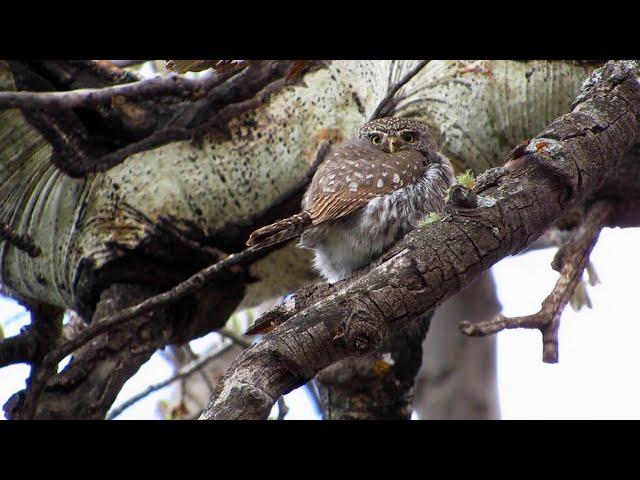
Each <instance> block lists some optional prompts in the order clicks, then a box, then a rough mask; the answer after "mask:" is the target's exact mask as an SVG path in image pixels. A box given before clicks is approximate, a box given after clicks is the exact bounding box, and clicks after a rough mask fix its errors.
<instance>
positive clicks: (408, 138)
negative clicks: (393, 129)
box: [402, 132, 416, 143]
mask: <svg viewBox="0 0 640 480" xmlns="http://www.w3.org/2000/svg"><path fill="white" fill-rule="evenodd" d="M402 139H403V140H404V141H405V142H407V143H415V142H416V136H415V134H413V133H411V132H404V133H403V134H402Z"/></svg>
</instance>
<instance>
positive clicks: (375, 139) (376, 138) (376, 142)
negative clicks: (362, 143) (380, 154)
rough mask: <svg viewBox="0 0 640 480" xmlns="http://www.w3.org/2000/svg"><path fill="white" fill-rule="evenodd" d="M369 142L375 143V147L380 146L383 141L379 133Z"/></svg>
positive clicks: (370, 138) (372, 136) (371, 137)
mask: <svg viewBox="0 0 640 480" xmlns="http://www.w3.org/2000/svg"><path fill="white" fill-rule="evenodd" d="M369 140H371V143H373V144H374V145H378V144H380V142H381V141H382V137H380V135H378V134H377V133H374V134H373V135H371V136H370V137H369Z"/></svg>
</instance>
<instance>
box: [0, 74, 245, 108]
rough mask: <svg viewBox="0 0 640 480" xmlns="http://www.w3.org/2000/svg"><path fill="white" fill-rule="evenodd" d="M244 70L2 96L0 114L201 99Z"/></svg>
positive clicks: (5, 93) (7, 93) (0, 94)
mask: <svg viewBox="0 0 640 480" xmlns="http://www.w3.org/2000/svg"><path fill="white" fill-rule="evenodd" d="M244 67H246V64H242V65H239V66H238V67H237V68H234V69H229V70H225V71H224V72H220V73H218V72H214V73H211V74H209V75H203V76H202V77H199V78H186V77H184V76H182V75H177V74H170V75H167V76H166V77H153V78H149V79H147V80H140V81H138V82H132V83H125V84H123V85H115V86H113V87H104V88H83V89H78V90H70V91H66V92H24V91H20V92H0V110H3V109H8V108H22V109H31V110H35V109H65V108H66V109H68V108H78V107H89V106H96V105H100V104H105V103H109V102H112V101H116V100H117V99H118V98H123V99H125V98H126V99H128V100H145V99H149V98H158V97H161V96H165V95H172V96H175V97H180V98H191V99H197V98H201V97H203V96H205V95H206V94H207V92H209V91H210V90H212V89H213V88H215V87H217V86H218V85H221V84H222V83H224V82H225V81H226V80H227V79H228V78H229V77H230V76H232V75H235V74H236V73H237V72H238V71H239V70H241V69H242V68H244Z"/></svg>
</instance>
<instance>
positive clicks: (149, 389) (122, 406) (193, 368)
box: [107, 341, 234, 420]
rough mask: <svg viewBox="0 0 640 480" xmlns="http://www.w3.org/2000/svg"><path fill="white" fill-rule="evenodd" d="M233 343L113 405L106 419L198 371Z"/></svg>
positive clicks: (112, 417)
mask: <svg viewBox="0 0 640 480" xmlns="http://www.w3.org/2000/svg"><path fill="white" fill-rule="evenodd" d="M233 344H234V342H233V341H230V342H228V343H227V344H225V345H223V346H222V347H220V348H219V349H217V350H215V351H213V352H209V353H207V354H206V355H203V356H201V357H199V358H197V359H196V360H194V361H193V362H191V363H189V364H187V365H185V366H184V367H182V368H180V369H179V370H178V371H177V372H176V373H175V374H173V375H171V376H170V377H169V378H167V379H165V380H162V381H161V382H158V383H155V384H153V385H149V386H148V387H147V388H145V389H144V390H143V391H142V392H140V393H138V394H136V395H134V396H132V397H131V398H130V399H128V400H126V401H125V402H123V403H121V404H120V405H118V406H117V407H115V408H114V409H113V410H111V411H110V412H109V414H108V415H107V420H113V419H114V418H116V417H118V416H120V415H121V414H122V412H124V411H125V410H126V409H127V408H129V407H130V406H132V405H134V404H135V403H137V402H139V401H140V400H142V399H143V398H145V397H148V396H149V395H151V394H152V393H153V392H156V391H158V390H161V389H163V388H164V387H166V386H167V385H170V384H172V383H173V382H175V381H177V380H182V379H183V378H187V377H189V376H191V375H192V374H194V373H195V372H198V371H200V370H201V369H202V368H203V367H205V366H206V365H207V364H208V363H209V362H212V361H213V360H215V359H216V358H218V357H220V355H222V354H223V353H225V352H226V351H227V350H229V349H230V348H231V347H233Z"/></svg>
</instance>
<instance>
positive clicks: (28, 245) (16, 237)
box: [0, 221, 42, 257]
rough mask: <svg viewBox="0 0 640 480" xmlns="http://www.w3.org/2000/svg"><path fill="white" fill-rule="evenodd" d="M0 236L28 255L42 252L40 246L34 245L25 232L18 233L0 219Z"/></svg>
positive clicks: (36, 255)
mask: <svg viewBox="0 0 640 480" xmlns="http://www.w3.org/2000/svg"><path fill="white" fill-rule="evenodd" d="M0 238H3V239H4V240H6V241H7V242H9V243H10V244H12V245H13V246H14V247H16V248H18V249H20V250H22V251H24V252H26V253H27V255H29V256H30V257H38V256H39V255H40V254H41V253H42V250H41V249H40V247H39V246H37V245H36V243H35V242H34V241H33V239H32V238H31V237H30V236H29V235H27V234H26V233H23V234H19V233H18V232H16V231H15V230H14V229H13V228H11V226H9V225H7V224H6V223H4V222H2V221H0Z"/></svg>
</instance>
